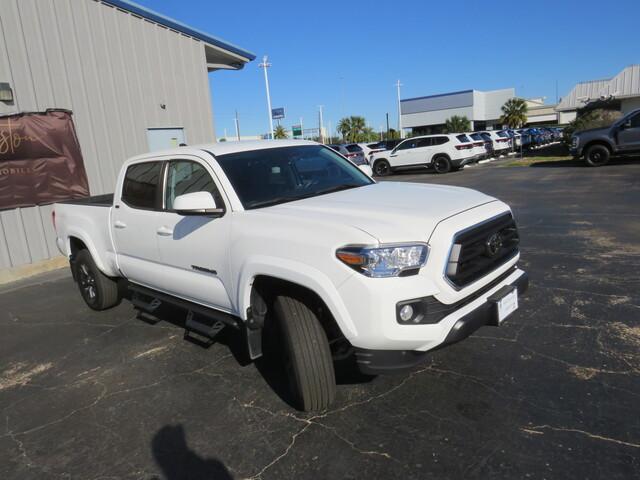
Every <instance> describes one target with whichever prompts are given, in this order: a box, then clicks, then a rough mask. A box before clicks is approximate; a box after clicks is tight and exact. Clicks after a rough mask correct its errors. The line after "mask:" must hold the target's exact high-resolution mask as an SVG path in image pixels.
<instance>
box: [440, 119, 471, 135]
mask: <svg viewBox="0 0 640 480" xmlns="http://www.w3.org/2000/svg"><path fill="white" fill-rule="evenodd" d="M444 128H445V130H446V133H459V132H468V131H469V130H471V122H470V121H469V119H468V118H467V117H466V116H462V117H461V116H459V115H454V116H452V117H450V118H447V121H446V122H445V124H444Z"/></svg>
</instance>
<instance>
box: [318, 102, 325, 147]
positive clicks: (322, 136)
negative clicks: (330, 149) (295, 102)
mask: <svg viewBox="0 0 640 480" xmlns="http://www.w3.org/2000/svg"><path fill="white" fill-rule="evenodd" d="M322 107H324V105H318V108H319V109H320V116H319V120H320V134H319V137H320V143H322V144H324V135H323V134H322V130H323V128H324V125H323V123H322Z"/></svg>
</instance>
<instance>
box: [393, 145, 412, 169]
mask: <svg viewBox="0 0 640 480" xmlns="http://www.w3.org/2000/svg"><path fill="white" fill-rule="evenodd" d="M416 145H417V143H416V141H415V140H413V139H408V140H405V141H404V142H402V143H400V144H398V146H397V147H396V148H395V150H394V151H393V152H392V153H391V154H390V155H389V163H390V164H391V166H392V167H404V166H407V165H413V164H414V163H415V161H414V156H415V151H414V150H415V148H416Z"/></svg>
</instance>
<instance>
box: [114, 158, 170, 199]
mask: <svg viewBox="0 0 640 480" xmlns="http://www.w3.org/2000/svg"><path fill="white" fill-rule="evenodd" d="M161 170H162V162H145V163H136V164H135V165H131V166H130V167H129V168H127V173H126V174H125V177H124V183H123V185H122V201H123V202H124V203H126V204H127V205H129V206H130V207H133V208H144V209H153V208H155V207H156V199H157V195H158V181H159V179H160V171H161Z"/></svg>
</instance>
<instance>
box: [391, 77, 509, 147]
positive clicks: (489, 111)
mask: <svg viewBox="0 0 640 480" xmlns="http://www.w3.org/2000/svg"><path fill="white" fill-rule="evenodd" d="M515 96H516V91H515V89H514V88H505V89H502V90H491V91H487V92H483V91H480V90H463V91H460V92H451V93H443V94H440V95H429V96H426V97H417V98H407V99H405V100H401V101H400V110H401V114H402V127H403V128H411V129H412V131H413V133H414V134H418V135H423V134H429V133H441V132H442V131H443V129H444V125H445V122H446V121H447V119H448V118H451V117H452V116H454V115H457V116H459V117H467V118H468V119H469V120H470V121H471V129H472V130H485V129H495V128H500V116H501V115H502V110H501V109H500V108H501V107H502V105H504V102H506V101H507V100H509V99H510V98H513V97H515Z"/></svg>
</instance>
